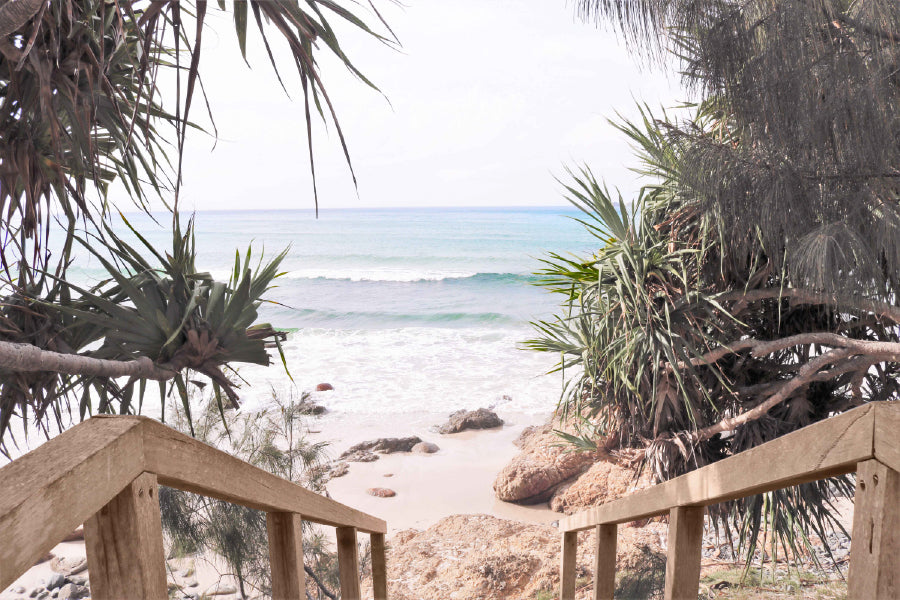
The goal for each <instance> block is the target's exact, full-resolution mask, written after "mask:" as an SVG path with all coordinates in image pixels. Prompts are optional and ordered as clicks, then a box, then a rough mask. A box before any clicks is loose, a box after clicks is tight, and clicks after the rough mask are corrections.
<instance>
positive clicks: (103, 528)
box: [0, 416, 387, 599]
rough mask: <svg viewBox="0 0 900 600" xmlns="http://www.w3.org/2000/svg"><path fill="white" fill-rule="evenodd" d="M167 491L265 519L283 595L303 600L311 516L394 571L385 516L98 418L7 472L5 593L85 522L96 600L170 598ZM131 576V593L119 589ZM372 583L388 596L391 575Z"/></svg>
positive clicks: (145, 424) (152, 430)
mask: <svg viewBox="0 0 900 600" xmlns="http://www.w3.org/2000/svg"><path fill="white" fill-rule="evenodd" d="M158 484H162V485H167V486H170V487H174V488H178V489H182V490H186V491H190V492H195V493H198V494H203V495H205V496H210V497H213V498H218V499H221V500H225V501H228V502H233V503H236V504H241V505H244V506H249V507H252V508H257V509H260V510H263V511H266V513H267V526H268V531H269V551H270V558H271V562H272V575H273V592H274V593H275V597H276V598H305V591H304V590H305V588H304V587H303V585H302V582H303V553H302V536H301V532H300V524H301V519H302V520H306V521H312V522H315V523H320V524H324V525H330V526H333V527H337V528H338V531H339V533H340V534H341V535H343V539H345V540H346V539H350V537H351V536H352V539H354V540H355V539H356V532H357V531H363V532H366V533H369V534H370V535H371V537H372V544H371V546H372V551H373V557H372V564H373V569H374V568H375V567H376V566H377V568H378V569H380V570H384V564H385V561H384V556H383V554H384V534H385V533H386V532H387V525H386V523H385V522H384V521H383V520H382V519H378V518H376V517H373V516H371V515H368V514H366V513H363V512H360V511H358V510H355V509H353V508H350V507H349V506H345V505H344V504H341V503H339V502H336V501H334V500H331V499H330V498H326V497H324V496H321V495H319V494H316V493H314V492H311V491H309V490H307V489H305V488H303V487H301V486H299V485H297V484H294V483H292V482H290V481H287V480H284V479H282V478H280V477H277V476H275V475H272V474H271V473H268V472H266V471H264V470H262V469H259V468H257V467H254V466H252V465H250V464H248V463H245V462H243V461H241V460H239V459H237V458H235V457H233V456H231V455H229V454H226V453H225V452H222V451H220V450H217V449H216V448H214V447H212V446H210V445H208V444H204V443H203V442H200V441H198V440H196V439H193V438H190V437H188V436H186V435H184V434H182V433H179V432H178V431H175V430H174V429H172V428H170V427H167V426H165V425H163V424H161V423H159V422H157V421H154V420H152V419H149V418H146V417H131V416H98V417H94V418H92V419H89V420H87V421H85V422H83V423H81V424H79V425H77V426H75V427H73V428H71V429H69V430H68V431H65V432H63V433H62V434H60V435H59V436H57V437H56V438H54V439H52V440H50V441H48V442H47V443H45V444H43V445H42V446H40V447H38V448H37V449H36V450H34V451H32V452H29V453H28V454H26V455H24V456H22V457H21V458H18V459H16V460H14V461H13V462H11V463H10V464H8V465H6V466H4V467H3V468H2V469H0V589H2V588H5V587H6V586H8V585H9V584H10V583H12V582H13V581H15V579H16V578H17V577H18V576H19V575H21V574H22V573H23V572H24V571H26V570H27V569H28V568H29V567H31V565H33V564H34V563H35V562H36V561H37V560H38V559H39V558H40V557H42V556H44V555H45V554H46V553H47V552H49V550H50V549H51V548H52V547H53V546H55V545H56V544H57V543H59V541H60V540H62V539H63V537H65V535H66V534H68V533H69V532H71V531H72V530H74V529H75V528H76V527H77V526H78V525H80V524H82V523H84V524H85V543H86V549H87V552H88V566H89V571H90V578H91V587H92V597H93V598H95V599H97V598H99V599H103V598H115V597H117V594H118V593H119V592H117V590H123V589H128V595H129V597H134V598H138V597H147V598H150V597H165V595H166V594H165V564H164V557H163V556H162V555H161V552H162V550H161V549H162V532H161V529H160V525H159V501H158V496H157V494H156V486H157V485H158ZM157 530H158V531H157ZM157 533H158V535H157ZM157 537H158V540H157V539H156V538H157ZM339 537H340V535H339ZM124 538H129V539H124ZM129 544H130V547H127V546H129ZM347 548H348V547H347V545H346V544H344V549H343V550H341V548H340V547H339V550H340V552H339V563H340V566H341V569H342V571H345V570H347V571H349V568H354V571H353V573H352V574H351V573H349V572H347V573H343V575H342V578H341V582H342V597H344V598H346V599H352V598H358V597H359V580H358V576H357V575H356V571H355V566H356V564H357V563H358V560H357V558H356V554H355V551H354V552H353V553H352V556H350V553H349V550H347ZM156 562H158V565H157V564H155V563H156ZM114 571H118V572H117V573H116V572H114ZM145 571H149V572H150V575H149V576H147V577H143V576H138V575H139V574H140V573H144V572H145ZM160 575H161V576H162V580H161V585H162V587H161V588H160V587H159V586H160ZM134 577H137V579H134ZM142 577H143V578H142ZM126 579H127V580H128V585H129V586H131V587H127V588H124V587H120V583H121V582H120V581H119V580H122V581H124V580H126ZM373 579H374V581H375V598H376V599H380V598H386V590H385V589H384V588H385V587H386V586H385V581H386V579H385V574H384V573H382V572H379V573H373ZM95 581H96V583H95ZM104 581H105V583H104ZM353 581H355V582H356V583H355V586H354V584H353ZM160 589H161V594H162V595H161V596H160V595H159V594H160Z"/></svg>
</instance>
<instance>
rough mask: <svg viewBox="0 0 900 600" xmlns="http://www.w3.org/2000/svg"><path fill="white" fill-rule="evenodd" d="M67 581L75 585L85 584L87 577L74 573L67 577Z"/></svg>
mask: <svg viewBox="0 0 900 600" xmlns="http://www.w3.org/2000/svg"><path fill="white" fill-rule="evenodd" d="M69 581H70V582H72V583H74V584H75V585H87V582H88V579H87V577H82V576H79V575H76V576H73V577H69Z"/></svg>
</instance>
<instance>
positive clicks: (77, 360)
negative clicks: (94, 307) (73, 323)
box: [0, 341, 177, 381]
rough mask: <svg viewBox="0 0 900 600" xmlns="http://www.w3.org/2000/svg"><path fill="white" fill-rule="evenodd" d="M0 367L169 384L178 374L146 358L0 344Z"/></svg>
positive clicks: (0, 342) (7, 343) (8, 343)
mask: <svg viewBox="0 0 900 600" xmlns="http://www.w3.org/2000/svg"><path fill="white" fill-rule="evenodd" d="M0 368H5V369H9V370H11V371H53V372H56V373H67V374H69V375H88V376H91V375H94V376H99V377H136V378H138V379H155V380H157V381H166V380H168V379H171V378H173V377H175V375H176V374H177V371H174V370H169V369H166V368H164V367H161V366H159V365H157V364H156V363H154V362H153V361H152V360H150V359H149V358H147V357H146V356H142V357H140V358H138V359H137V360H105V359H102V358H92V357H90V356H81V355H79V354H61V353H59V352H52V351H50V350H42V349H40V348H38V347H37V346H32V345H31V344H16V343H13V342H2V341H0Z"/></svg>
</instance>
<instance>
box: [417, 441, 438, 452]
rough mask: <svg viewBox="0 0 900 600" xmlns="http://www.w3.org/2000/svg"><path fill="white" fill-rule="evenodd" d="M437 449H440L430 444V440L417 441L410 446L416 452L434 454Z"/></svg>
mask: <svg viewBox="0 0 900 600" xmlns="http://www.w3.org/2000/svg"><path fill="white" fill-rule="evenodd" d="M438 450H440V448H438V445H437V444H432V443H431V442H419V443H418V444H416V445H415V446H413V447H412V451H413V452H415V453H417V454H434V453H435V452H437V451H438Z"/></svg>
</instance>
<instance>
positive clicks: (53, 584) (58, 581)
mask: <svg viewBox="0 0 900 600" xmlns="http://www.w3.org/2000/svg"><path fill="white" fill-rule="evenodd" d="M65 584H66V577H65V575H63V574H61V573H54V574H53V575H51V576H50V581H48V582H47V589H48V590H50V591H53V590H55V589H56V588H61V587H62V586H64V585H65Z"/></svg>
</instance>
